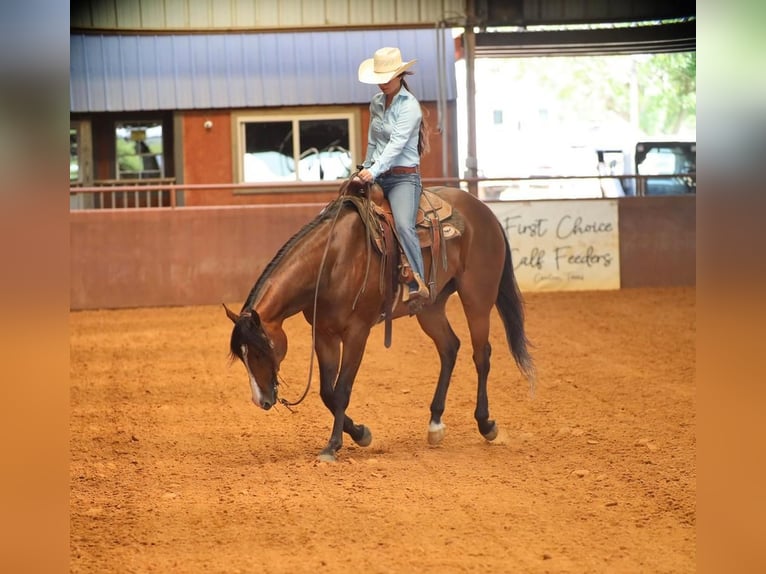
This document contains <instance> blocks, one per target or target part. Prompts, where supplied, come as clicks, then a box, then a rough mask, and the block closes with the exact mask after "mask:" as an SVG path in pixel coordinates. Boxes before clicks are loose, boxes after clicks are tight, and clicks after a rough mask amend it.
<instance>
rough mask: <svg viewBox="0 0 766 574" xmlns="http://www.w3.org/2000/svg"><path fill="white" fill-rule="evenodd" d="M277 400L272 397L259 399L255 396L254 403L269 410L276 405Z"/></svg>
mask: <svg viewBox="0 0 766 574" xmlns="http://www.w3.org/2000/svg"><path fill="white" fill-rule="evenodd" d="M276 402H277V401H276V400H272V399H262V400H261V401H258V399H256V398H255V397H253V404H254V405H255V406H256V407H261V408H262V409H263V410H264V411H267V410H269V409H270V408H271V407H273V406H274V403H276Z"/></svg>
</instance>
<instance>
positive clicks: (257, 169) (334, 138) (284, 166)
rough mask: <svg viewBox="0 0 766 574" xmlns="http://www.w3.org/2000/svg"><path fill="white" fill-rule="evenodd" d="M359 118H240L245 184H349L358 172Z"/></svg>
mask: <svg viewBox="0 0 766 574" xmlns="http://www.w3.org/2000/svg"><path fill="white" fill-rule="evenodd" d="M355 120H356V118H355V115H354V113H352V112H349V113H342V114H337V113H335V114H295V115H288V116H285V115H263V116H239V117H237V118H236V122H237V133H238V146H239V147H238V150H239V151H238V168H239V174H238V178H239V181H242V182H248V183H256V182H257V183H268V182H272V183H273V182H312V181H314V182H316V181H335V180H340V179H346V178H347V177H348V176H349V175H351V172H352V171H353V170H354V169H355V164H354V157H356V154H355V151H354V147H355V146H354V144H353V143H352V141H353V140H354V139H355V138H353V137H352V134H354V133H355V129H356V121H355Z"/></svg>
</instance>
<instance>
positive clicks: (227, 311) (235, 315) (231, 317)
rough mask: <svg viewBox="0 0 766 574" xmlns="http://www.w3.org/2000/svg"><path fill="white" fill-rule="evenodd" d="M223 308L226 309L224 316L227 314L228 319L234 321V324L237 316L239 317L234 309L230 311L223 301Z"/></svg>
mask: <svg viewBox="0 0 766 574" xmlns="http://www.w3.org/2000/svg"><path fill="white" fill-rule="evenodd" d="M223 308H224V309H226V316H227V317H228V318H229V319H231V322H232V323H235V324H236V322H237V319H238V318H239V317H238V316H237V314H236V313H235V312H234V311H232V310H231V309H229V308H228V307H227V306H226V303H223Z"/></svg>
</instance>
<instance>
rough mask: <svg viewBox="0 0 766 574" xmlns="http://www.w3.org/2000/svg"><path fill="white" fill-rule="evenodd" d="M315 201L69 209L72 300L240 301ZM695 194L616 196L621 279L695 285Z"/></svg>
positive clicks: (86, 304) (90, 305)
mask: <svg viewBox="0 0 766 574" xmlns="http://www.w3.org/2000/svg"><path fill="white" fill-rule="evenodd" d="M323 206H324V204H323V203H312V204H294V205H259V206H239V207H232V206H229V207H201V208H186V209H176V210H170V209H135V210H113V211H73V212H71V213H70V254H71V255H70V307H71V308H72V309H98V308H124V307H155V306H173V305H203V304H204V305H206V304H217V303H221V302H227V303H229V302H230V303H242V302H243V301H244V300H245V298H246V297H247V294H248V292H249V291H250V288H251V287H252V286H253V284H254V283H255V280H256V279H257V278H258V276H259V274H260V272H261V271H262V270H263V268H264V267H265V266H266V264H267V263H268V262H269V261H270V260H271V258H272V257H273V255H274V254H275V253H276V252H277V250H278V249H279V247H281V246H282V245H283V244H284V243H285V242H286V241H287V240H288V239H289V238H290V237H291V236H292V235H293V234H294V233H295V232H296V231H298V230H299V229H300V228H301V227H302V226H303V225H304V224H305V223H307V222H308V221H310V220H311V219H313V218H314V216H315V215H316V214H317V213H318V212H319V210H320V209H321V208H322V207H323ZM695 208H696V198H694V197H681V196H675V197H651V198H625V199H621V200H620V201H619V221H620V263H621V280H622V286H623V288H630V287H646V286H668V285H695V284H696V281H695V269H696V267H695V259H696V214H695Z"/></svg>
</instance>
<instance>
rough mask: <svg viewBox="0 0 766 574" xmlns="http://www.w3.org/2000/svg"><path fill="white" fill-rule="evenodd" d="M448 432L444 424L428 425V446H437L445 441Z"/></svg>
mask: <svg viewBox="0 0 766 574" xmlns="http://www.w3.org/2000/svg"><path fill="white" fill-rule="evenodd" d="M446 432H447V427H446V426H444V423H438V424H435V423H431V424H430V425H428V444H430V445H431V446H436V445H437V444H439V443H441V441H443V440H444V435H445V434H446Z"/></svg>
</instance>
